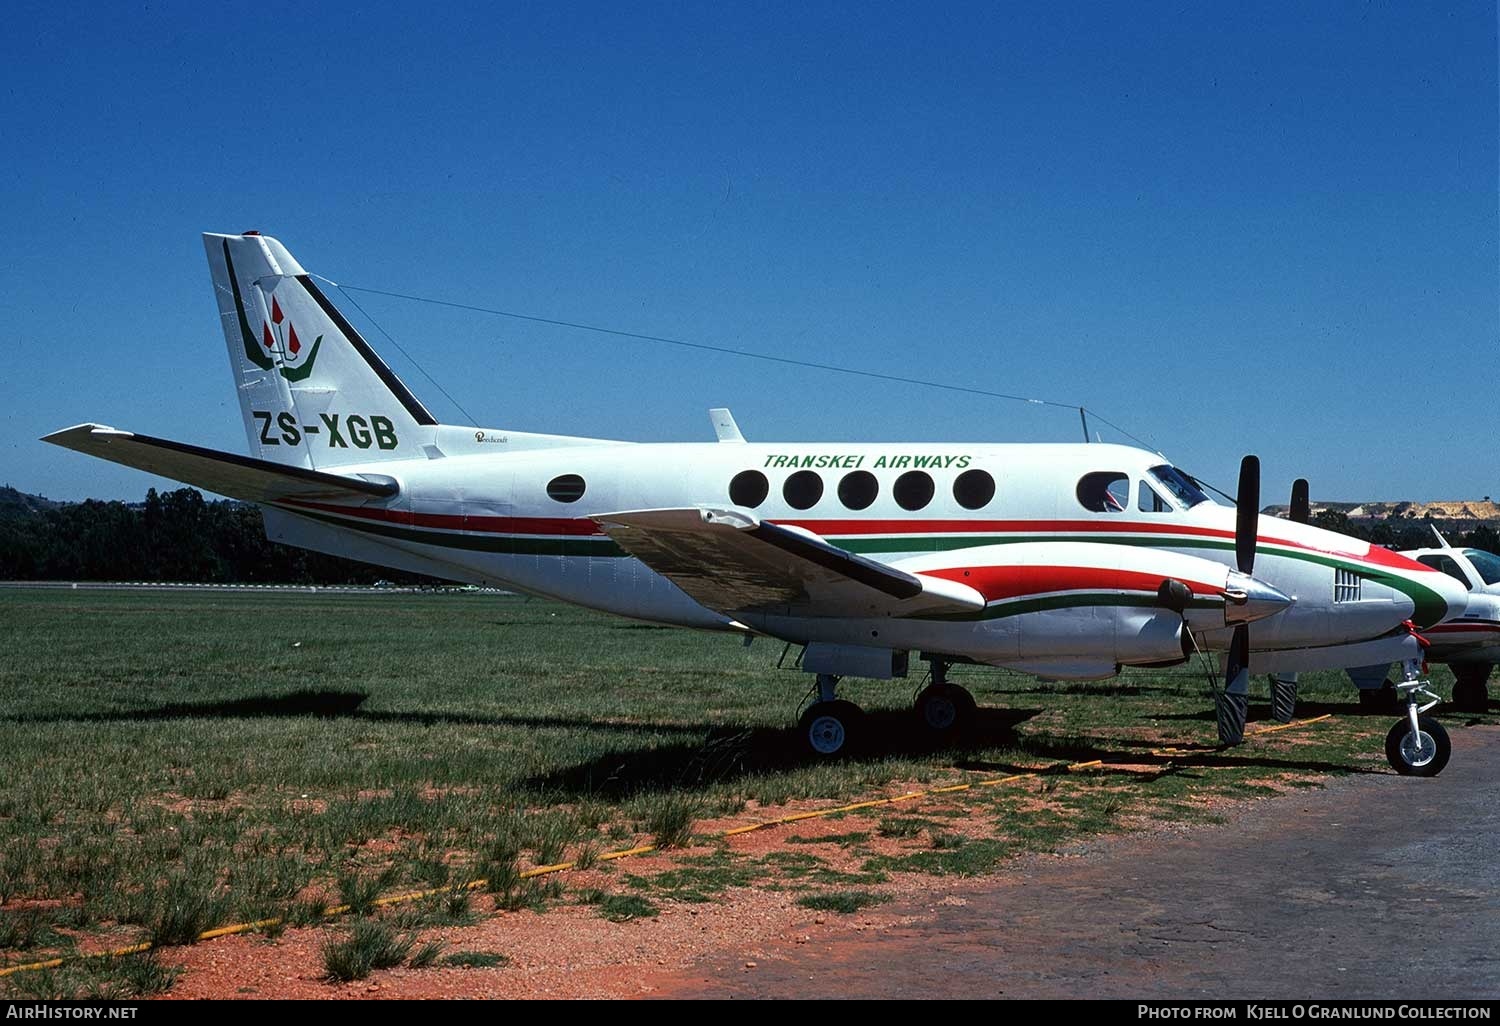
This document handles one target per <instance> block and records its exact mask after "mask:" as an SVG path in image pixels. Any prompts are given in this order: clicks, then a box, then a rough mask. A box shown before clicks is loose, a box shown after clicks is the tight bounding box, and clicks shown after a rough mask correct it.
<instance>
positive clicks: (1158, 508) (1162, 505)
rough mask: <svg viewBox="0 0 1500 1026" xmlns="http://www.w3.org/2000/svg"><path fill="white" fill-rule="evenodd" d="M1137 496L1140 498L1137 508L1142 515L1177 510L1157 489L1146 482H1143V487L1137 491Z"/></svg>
mask: <svg viewBox="0 0 1500 1026" xmlns="http://www.w3.org/2000/svg"><path fill="white" fill-rule="evenodd" d="M1137 494H1138V495H1139V496H1140V499H1139V501H1138V502H1136V504H1135V508H1136V509H1138V510H1140V511H1141V512H1142V513H1175V512H1176V509H1175V508H1174V507H1173V505H1172V504H1171V503H1170V502H1168V501H1167V500H1166V499H1163V498H1162V497H1161V495H1160V494H1159V493H1158V492H1157V491H1156V489H1155V488H1152V487H1151V486H1150V485H1148V484H1147V483H1146V482H1144V481H1142V482H1141V487H1140V489H1139V490H1138V491H1137Z"/></svg>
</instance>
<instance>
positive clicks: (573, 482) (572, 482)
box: [547, 474, 588, 502]
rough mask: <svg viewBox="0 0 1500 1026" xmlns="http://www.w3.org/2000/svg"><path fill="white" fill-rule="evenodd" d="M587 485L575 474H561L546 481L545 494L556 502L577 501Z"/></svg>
mask: <svg viewBox="0 0 1500 1026" xmlns="http://www.w3.org/2000/svg"><path fill="white" fill-rule="evenodd" d="M587 487H588V485H586V484H585V483H584V481H583V478H581V477H579V476H578V475H577V474H563V475H562V476H561V477H554V478H553V479H552V480H551V481H548V482H547V495H548V496H549V497H550V498H553V499H555V500H557V501H558V502H577V501H578V500H579V499H581V498H583V493H584V490H585V489H586V488H587Z"/></svg>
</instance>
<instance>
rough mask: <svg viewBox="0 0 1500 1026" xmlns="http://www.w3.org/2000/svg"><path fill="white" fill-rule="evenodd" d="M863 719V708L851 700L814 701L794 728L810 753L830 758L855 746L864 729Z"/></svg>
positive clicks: (844, 753)
mask: <svg viewBox="0 0 1500 1026" xmlns="http://www.w3.org/2000/svg"><path fill="white" fill-rule="evenodd" d="M864 719H865V713H864V710H863V709H861V708H860V707H859V706H857V705H855V704H854V703H853V702H844V701H836V702H814V703H813V704H812V705H811V706H809V707H808V710H807V712H805V713H803V714H802V719H801V720H800V721H799V722H798V724H797V729H798V731H799V732H801V734H802V741H803V743H804V744H806V745H807V748H808V750H809V751H810V752H812V754H814V755H816V756H819V757H821V758H824V759H832V758H836V757H837V756H840V755H847V754H849V752H850V751H852V750H853V749H854V747H855V746H856V744H857V743H858V742H859V740H860V737H861V735H862V734H863V732H864V730H863V728H864Z"/></svg>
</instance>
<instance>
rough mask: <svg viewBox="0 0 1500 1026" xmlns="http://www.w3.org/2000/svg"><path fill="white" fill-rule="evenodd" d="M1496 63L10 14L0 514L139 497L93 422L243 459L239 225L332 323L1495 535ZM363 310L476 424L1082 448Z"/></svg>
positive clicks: (1012, 24)
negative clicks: (1100, 436)
mask: <svg viewBox="0 0 1500 1026" xmlns="http://www.w3.org/2000/svg"><path fill="white" fill-rule="evenodd" d="M1496 54H1497V48H1496V13H1495V7H1494V5H1493V3H1468V2H1451V3H1443V4H1438V5H1426V4H1421V5H1419V4H1396V5H1391V4H1366V3H1359V4H1354V3H1349V4H1343V3H1319V4H1307V3H1289V4H1279V3H1263V4H1262V3H1256V4H1244V5H1239V4H1203V5H1176V4H1174V5H1167V4H1129V5H1127V4H1104V5H1094V4H1066V5H1058V4H1034V5H1020V4H1017V5H1008V4H977V5H963V4H946V5H928V4H924V5H917V4H911V5H895V4H877V3H857V4H840V5H831V4H800V3H799V4H788V5H775V4H769V3H756V4H746V5H739V6H731V5H709V4H662V5H636V4H599V5H593V4H575V5H566V4H537V5H520V4H501V5H479V6H473V7H465V6H462V5H443V6H440V7H433V6H430V5H410V6H391V7H385V6H382V5H380V4H378V3H371V4H361V5H357V6H350V7H345V8H339V7H337V6H336V5H282V4H277V3H261V4H253V5H229V6H219V5H213V6H210V5H203V4H187V3H175V2H169V3H153V4H151V5H150V6H148V7H139V6H134V5H131V6H125V5H119V6H115V7H108V6H106V5H86V6H81V7H77V8H74V9H69V8H68V6H67V5H56V4H32V3H26V2H23V3H20V4H18V5H12V6H11V8H9V14H8V17H7V31H6V33H5V34H4V38H3V39H0V59H3V64H0V67H3V68H4V71H3V76H4V78H3V83H4V88H3V89H0V138H3V140H4V149H5V156H4V160H3V161H0V176H3V177H0V181H3V183H4V188H3V189H0V226H3V228H4V232H5V238H6V240H7V241H8V242H9V244H10V246H11V255H10V257H9V259H7V260H5V261H4V263H3V267H0V325H3V328H0V352H3V355H4V358H5V359H4V366H5V370H4V372H3V373H0V483H9V484H12V485H15V486H16V487H19V488H21V489H23V490H25V491H33V492H41V493H44V494H47V495H49V496H53V497H56V498H81V497H84V496H89V495H92V496H99V497H122V498H139V497H140V496H141V495H142V494H143V493H144V491H145V489H146V487H147V486H148V485H149V484H151V483H153V481H152V479H150V478H148V477H146V476H145V475H141V474H139V473H137V472H133V471H129V470H126V469H125V468H119V467H114V466H112V465H108V464H103V463H100V462H98V461H91V460H88V459H87V458H85V457H82V456H79V455H75V454H70V453H66V452H63V451H61V450H58V449H54V448H52V447H50V446H46V445H43V444H41V443H39V442H37V441H36V439H37V437H38V436H39V435H41V434H44V433H46V432H48V431H51V430H54V429H56V428H59V427H63V426H66V425H69V424H73V423H77V422H80V421H85V420H94V421H99V422H102V423H109V424H113V425H115V426H117V427H122V428H128V429H134V430H139V431H143V432H147V433H151V434H157V435H163V436H167V437H171V438H178V439H182V440H186V441H192V442H197V443H199V444H206V445H211V446H215V447H219V448H226V449H231V450H234V451H243V450H244V444H245V442H244V432H243V428H242V427H241V425H240V422H239V416H238V410H237V406H236V403H235V399H234V396H233V394H232V392H231V389H230V384H229V373H228V363H227V358H226V356H225V352H224V342H223V339H222V337H221V335H220V334H219V330H218V324H217V319H216V316H215V313H214V305H213V298H212V295H211V293H210V290H209V285H208V274H207V269H206V265H205V262H204V257H203V252H202V248H201V244H200V242H199V239H198V233H199V232H202V231H205V230H207V231H240V230H244V229H249V228H256V229H261V230H264V231H265V232H267V233H268V234H274V235H276V236H278V237H279V238H281V239H282V241H283V242H285V243H286V244H287V245H288V247H289V248H290V249H291V250H292V252H293V253H295V254H296V255H297V257H298V258H299V260H300V261H301V262H302V263H303V264H304V265H305V266H306V267H308V269H309V270H312V271H315V272H317V273H320V274H323V275H326V276H328V277H330V278H333V279H335V280H338V281H341V282H345V283H349V284H354V285H363V286H369V287H373V288H381V289H390V290H395V291H401V292H412V293H418V294H421V295H427V296H433V297H437V298H443V299H449V300H455V301H458V302H466V303H474V304H479V305H484V306H494V307H500V308H504V309H508V310H516V311H522V312H527V313H532V314H536V315H539V316H544V317H555V318H561V319H566V320H574V321H582V322H588V323H595V324H601V325H606V326H610V327H614V328H619V329H622V330H626V331H637V332H645V333H651V334H659V335H669V336H674V337H680V338H685V339H690V340H693V341H698V342H704V343H708V344H712V345H721V346H731V347H737V348H747V349H754V350H757V351H760V352H764V353H768V354H773V355H780V356H792V357H796V358H801V359H813V360H818V361H821V362H828V363H837V364H846V365H850V366H857V367H864V368H869V369H872V370H877V371H880V372H884V373H896V374H910V375H912V376H915V377H921V378H929V379H937V380H943V381H950V382H954V383H958V384H964V385H972V386H975V387H979V388H987V389H993V390H996V391H1002V392H1013V393H1021V394H1025V395H1033V396H1038V397H1044V398H1050V399H1057V400H1062V401H1066V402H1074V403H1081V404H1083V405H1086V406H1088V407H1090V408H1093V409H1097V410H1098V411H1099V412H1100V413H1102V414H1103V415H1104V416H1106V417H1108V418H1110V419H1111V420H1113V421H1115V422H1117V423H1119V424H1121V425H1122V426H1124V427H1126V428H1128V429H1130V430H1131V431H1132V432H1134V433H1136V434H1138V435H1140V436H1142V437H1144V438H1146V439H1149V440H1150V441H1151V442H1152V443H1153V444H1154V446H1155V447H1157V448H1160V449H1161V450H1163V451H1164V452H1165V453H1166V454H1167V455H1168V456H1169V457H1171V458H1172V459H1173V460H1174V461H1175V462H1177V463H1178V464H1180V465H1182V466H1185V467H1187V468H1188V469H1189V470H1191V471H1192V472H1194V473H1196V474H1198V475H1200V476H1202V477H1204V478H1205V479H1207V480H1210V481H1214V482H1218V483H1221V484H1222V485H1223V486H1225V487H1231V488H1232V483H1233V481H1234V478H1235V472H1236V465H1237V461H1238V458H1239V456H1240V454H1241V453H1243V452H1246V451H1254V452H1258V453H1260V454H1261V456H1262V459H1263V462H1264V465H1265V473H1266V480H1265V494H1266V498H1267V501H1272V500H1273V499H1274V498H1275V497H1276V496H1278V495H1279V494H1281V493H1284V492H1285V490H1286V489H1287V487H1289V483H1290V481H1291V479H1292V478H1293V477H1296V476H1299V475H1305V476H1307V477H1309V478H1311V479H1312V482H1313V486H1312V487H1313V494H1314V496H1315V498H1316V497H1323V498H1351V499H1352V498H1418V499H1436V498H1445V497H1453V498H1456V497H1477V496H1479V495H1485V494H1491V495H1495V494H1500V457H1497V450H1496V444H1497V443H1496V441H1495V438H1496V431H1495V426H1494V421H1493V418H1494V417H1495V416H1496V415H1497V414H1496V409H1495V403H1494V399H1493V395H1494V392H1495V385H1494V369H1495V365H1496V360H1497V343H1500V281H1497V279H1500V254H1497V241H1496V240H1497V230H1500V212H1497V166H1500V155H1497V141H1496V140H1497V81H1496V63H1497V58H1496ZM335 298H338V297H337V296H336V297H335ZM358 298H359V300H360V303H361V304H362V305H363V306H364V308H365V309H366V310H368V311H369V313H370V314H371V315H372V316H373V317H374V318H375V319H376V321H378V323H379V324H380V325H381V326H382V327H384V328H385V329H386V330H387V331H389V332H390V333H391V334H392V335H393V336H394V337H395V338H396V339H397V340H398V341H399V342H400V343H401V344H402V346H403V347H404V348H405V349H406V350H407V351H408V352H409V353H411V354H412V356H413V357H415V358H416V359H417V361H419V362H420V364H421V366H422V368H424V369H425V370H426V371H427V372H428V373H430V374H431V375H432V376H433V377H434V378H435V379H437V381H439V382H441V383H442V385H443V387H444V388H446V389H447V391H448V392H450V393H451V394H452V395H453V396H454V398H456V399H457V400H458V402H459V403H461V404H462V406H463V407H465V408H466V409H467V410H469V411H470V412H471V413H472V414H473V415H474V416H475V417H476V418H477V419H478V420H479V421H480V422H481V423H482V424H483V425H485V426H493V427H505V428H512V429H519V430H531V431H550V432H564V433H575V434H590V435H603V436H612V437H623V438H630V439H636V440H642V441H658V440H661V441H668V440H695V439H703V440H708V439H710V438H711V437H712V434H711V431H710V428H709V422H708V419H707V416H706V413H705V411H706V409H707V408H708V407H710V406H719V405H728V406H730V407H732V408H733V410H734V412H735V414H736V415H737V417H738V418H739V421H740V424H741V426H742V428H743V429H744V430H745V433H746V434H747V435H748V436H750V437H752V438H754V439H757V440H760V439H765V440H772V439H776V440H792V439H798V440H830V441H833V440H890V439H903V440H935V441H944V440H994V441H1028V440H1064V441H1067V440H1076V439H1077V438H1078V437H1079V434H1080V431H1079V428H1078V421H1077V416H1076V415H1075V414H1073V413H1070V412H1067V411H1056V410H1046V409H1043V408H1039V407H1035V406H1029V405H1023V404H1016V403H1007V402H1000V401H994V400H985V399H978V398H974V397H965V396H961V395H954V394H950V393H944V392H938V391H932V390H928V389H922V388H916V387H906V388H902V387H898V386H893V385H889V384H881V383H877V382H872V381H866V380H862V379H857V378H849V377H844V376H839V375H833V374H828V373H823V372H814V371H799V370H794V369H790V368H787V367H779V366H775V365H771V364H764V363H758V362H753V361H746V360H742V359H736V358H733V357H729V356H716V355H711V354H703V353H691V352H686V351H683V350H676V349H671V348H667V347H659V346H651V345H646V344H640V343H632V342H627V341H624V340H621V339H618V338H609V337H604V336H596V335H590V334H587V333H582V332H578V331H574V330H566V329H558V328H548V327H543V326H539V325H533V324H525V323H519V322H514V321H506V320H499V319H494V318H485V317H480V316H476V315H473V314H467V313H461V312H457V311H451V310H449V311H445V310H439V309H437V308H434V307H430V306H423V305H417V304H412V303H407V302H402V301H398V300H393V299H388V298H384V297H379V296H370V295H359V296H358ZM351 315H352V316H353V319H354V320H355V322H356V323H357V324H361V326H363V327H365V328H367V329H368V328H369V324H368V322H366V321H364V320H363V319H362V318H361V317H359V316H358V315H357V314H354V313H353V312H352V311H351ZM367 334H368V335H369V336H370V337H371V339H372V340H373V341H374V342H375V344H376V346H377V348H379V349H380V350H381V351H382V353H383V354H384V355H386V356H387V358H388V359H389V360H390V362H391V363H392V364H393V366H395V367H396V368H397V369H398V371H399V372H400V373H402V375H403V376H404V377H405V378H406V379H407V381H408V383H409V384H411V385H412V386H413V389H414V390H415V391H416V392H417V393H418V394H419V395H420V396H422V397H423V398H424V399H425V400H426V401H427V402H428V404H429V405H430V406H431V407H432V408H433V409H434V411H435V412H437V413H438V414H439V416H441V417H442V418H443V419H449V420H455V421H458V422H464V418H463V417H462V416H461V415H460V414H459V413H458V412H457V411H456V410H454V409H453V408H452V406H451V405H450V404H449V403H448V402H447V401H446V400H445V399H444V398H443V396H442V395H441V393H439V392H438V391H437V389H435V388H434V387H433V386H432V385H431V384H429V383H428V382H427V381H426V380H425V379H424V378H423V376H422V375H421V373H419V372H418V371H417V370H415V369H414V368H413V367H412V366H411V365H410V364H409V363H408V362H407V361H406V360H405V359H404V358H403V357H402V356H401V354H400V353H398V352H394V351H392V350H391V347H390V345H389V344H388V343H386V342H385V341H384V340H383V339H382V338H381V337H380V335H379V333H378V332H377V331H375V330H373V329H369V330H368V332H367ZM1105 437H1106V439H1107V440H1119V439H1118V436H1114V435H1112V434H1111V433H1109V432H1106V433H1105Z"/></svg>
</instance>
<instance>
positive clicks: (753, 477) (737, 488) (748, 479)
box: [729, 470, 771, 509]
mask: <svg viewBox="0 0 1500 1026" xmlns="http://www.w3.org/2000/svg"><path fill="white" fill-rule="evenodd" d="M769 494H771V482H769V481H767V480H766V475H764V474H762V473H761V472H760V471H758V470H742V471H740V472H739V473H738V474H736V475H734V480H733V481H730V482H729V501H730V502H732V503H734V504H735V505H736V506H744V507H745V508H746V509H754V508H755V507H756V506H759V505H760V504H761V503H763V502H765V501H766V496H767V495H769Z"/></svg>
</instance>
